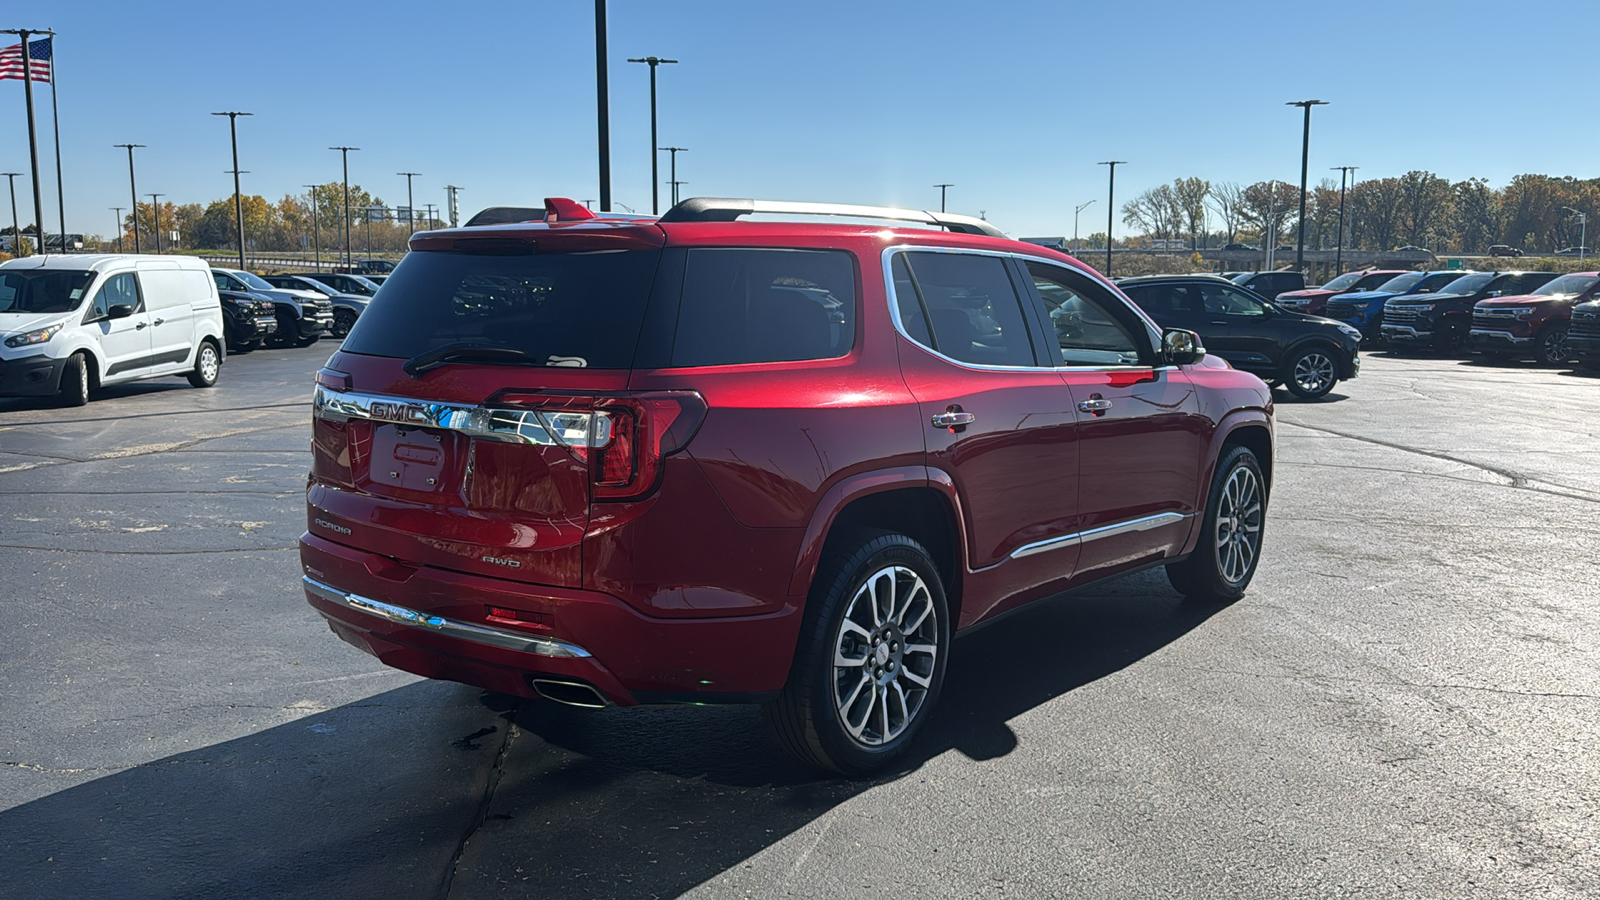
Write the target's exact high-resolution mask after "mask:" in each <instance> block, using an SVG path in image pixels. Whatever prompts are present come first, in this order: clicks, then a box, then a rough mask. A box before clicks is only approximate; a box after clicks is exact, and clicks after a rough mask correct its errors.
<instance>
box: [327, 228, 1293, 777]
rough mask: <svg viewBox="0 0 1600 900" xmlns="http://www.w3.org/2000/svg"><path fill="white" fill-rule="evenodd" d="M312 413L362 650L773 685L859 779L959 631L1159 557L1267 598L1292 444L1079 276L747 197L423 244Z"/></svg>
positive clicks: (825, 755) (1192, 577)
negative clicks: (1281, 455)
mask: <svg viewBox="0 0 1600 900" xmlns="http://www.w3.org/2000/svg"><path fill="white" fill-rule="evenodd" d="M751 213H774V214H779V215H789V217H790V218H791V219H793V218H796V217H797V216H798V217H809V219H810V221H806V222H794V221H789V222H772V221H763V222H753V221H739V219H740V218H741V217H743V216H745V215H747V214H751ZM826 216H842V217H848V218H847V219H841V220H836V221H831V222H830V221H822V222H819V221H816V220H817V219H819V218H821V217H826ZM869 219H870V220H876V222H873V223H868V224H862V222H863V220H869ZM928 226H933V227H932V228H930V227H928ZM939 229H943V230H939ZM313 426H314V428H313V434H314V438H313V463H312V470H311V475H310V480H309V486H308V490H307V494H306V500H307V531H306V534H305V535H304V536H303V537H302V538H301V542H300V549H301V560H302V563H303V569H304V586H305V590H306V595H307V598H308V599H309V600H310V602H311V604H312V605H313V606H314V607H315V608H316V609H317V610H318V611H319V612H321V613H322V615H324V616H325V617H326V618H327V620H328V622H329V624H330V625H331V626H332V628H333V630H334V632H335V633H337V634H338V635H339V636H340V637H341V638H343V639H344V640H346V641H348V642H350V643H351V644H354V645H355V646H357V647H359V648H361V649H363V650H366V651H367V652H369V653H372V654H374V655H375V656H377V657H378V658H379V659H381V660H383V661H384V662H385V663H387V664H388V665H391V666H395V667H398V668H401V669H405V670H406V671H410V672H415V673H417V674H420V675H425V676H428V677H432V678H444V679H451V680H455V681H460V682H465V683H467V684H472V685H477V686H479V687H483V688H487V689H490V690H495V691H501V692H505V693H509V694H517V695H523V696H534V695H539V696H544V697H547V698H549V699H552V700H556V701H559V702H563V703H569V704H574V705H578V706H604V705H609V704H616V705H621V706H633V705H636V704H644V703H716V702H724V703H726V702H735V703H745V702H760V703H764V704H765V705H766V707H767V710H768V713H769V717H770V719H771V721H772V723H773V725H774V726H775V729H776V732H777V733H778V735H779V737H780V739H781V740H782V742H783V743H784V744H785V745H786V746H788V747H789V748H790V749H791V750H792V751H793V752H795V753H796V754H797V755H799V756H800V757H801V758H803V759H805V760H808V761H810V762H813V763H815V764H817V765H820V766H823V767H826V768H830V769H834V770H838V771H843V772H847V773H862V772H868V771H871V770H873V769H876V768H879V767H881V766H884V765H886V764H887V763H889V761H890V760H892V759H893V758H894V757H896V756H897V755H898V754H899V753H901V752H902V751H903V750H904V749H905V748H906V746H907V745H908V744H909V743H910V742H911V741H912V740H913V738H914V737H915V735H916V733H917V732H918V730H919V729H920V728H921V727H922V726H923V725H924V724H925V723H926V721H927V719H928V718H929V714H930V712H931V710H932V709H933V707H934V705H935V702H936V701H937V698H938V695H939V690H940V686H941V683H942V680H943V677H944V673H945V664H946V661H947V660H948V658H949V655H950V652H951V649H952V648H951V636H952V634H954V633H955V632H957V631H960V630H961V629H964V628H970V627H972V626H973V625H976V624H978V623H980V622H983V621H985V620H988V619H992V618H994V617H995V616H998V615H1000V614H1002V613H1005V612H1006V611H1008V610H1012V609H1015V608H1017V607H1019V606H1022V605H1023V604H1026V603H1029V602H1031V601H1033V600H1037V599H1039V598H1043V597H1047V596H1050V595H1054V594H1058V593H1060V592H1061V591H1063V590H1066V589H1068V588H1074V587H1077V586H1080V585H1084V584H1088V583H1090V582H1094V581H1098V580H1100V579H1104V578H1108V577H1111V576H1114V575H1120V574H1123V573H1127V572H1131V571H1134V570H1136V569H1141V568H1145V567H1148V566H1153V565H1164V566H1166V569H1167V573H1168V575H1169V576H1170V579H1171V581H1172V583H1173V585H1174V586H1175V587H1176V588H1177V589H1178V590H1179V591H1181V592H1183V593H1184V594H1186V595H1188V596H1190V597H1194V598H1200V599H1204V600H1210V601H1213V602H1215V601H1227V600H1231V599H1235V598H1237V597H1239V596H1240V595H1241V594H1242V593H1243V591H1244V589H1245V587H1246V585H1247V584H1249V582H1250V579H1251V577H1252V575H1253V574H1254V572H1255V567H1256V562H1257V559H1258V558H1259V553H1260V550H1261V538H1262V525H1263V517H1264V514H1265V511H1266V503H1267V496H1268V491H1269V484H1270V479H1271V475H1272V458H1273V419H1272V401H1271V397H1270V393H1269V392H1268V390H1267V388H1266V386H1265V385H1264V384H1263V383H1262V382H1261V381H1260V380H1258V379H1257V378H1256V377H1255V376H1253V375H1249V374H1246V373H1243V372H1238V371H1235V370H1233V369H1231V368H1229V367H1228V365H1227V364H1226V363H1224V362H1222V361H1221V360H1218V359H1215V358H1213V357H1207V356H1206V355H1205V350H1204V348H1203V347H1201V346H1200V345H1199V340H1198V338H1197V337H1196V336H1195V335H1194V334H1193V333H1192V332H1187V331H1181V330H1169V331H1167V332H1166V333H1165V334H1163V333H1162V331H1161V330H1160V329H1158V328H1157V327H1156V325H1155V324H1154V323H1153V322H1152V321H1151V320H1150V319H1149V318H1147V317H1146V316H1145V315H1144V314H1143V313H1141V312H1140V311H1139V310H1138V309H1137V308H1136V307H1134V306H1133V305H1132V304H1131V303H1129V302H1128V300H1127V299H1126V298H1125V297H1123V295H1122V294H1121V293H1119V292H1118V291H1117V289H1116V288H1115V287H1113V286H1112V285H1111V284H1110V283H1109V282H1107V281H1106V280H1105V279H1104V278H1102V277H1101V276H1100V275H1098V274H1097V273H1095V272H1094V271H1093V270H1092V269H1090V268H1088V267H1087V266H1085V265H1083V264H1082V263H1079V262H1077V261H1076V260H1074V259H1072V258H1071V257H1068V256H1065V255H1063V254H1061V253H1057V252H1054V251H1051V250H1047V249H1044V248H1041V247H1039V246H1036V245H1032V244H1025V243H1021V242H1019V241H1013V240H1008V239H1006V238H1005V237H1004V236H1003V235H1001V234H1000V232H998V231H996V230H995V229H994V228H993V226H991V225H989V224H988V223H987V222H982V221H979V220H976V219H970V218H966V217H961V216H947V215H944V214H942V213H923V212H912V211H908V210H893V209H885V208H879V207H851V206H830V205H820V204H802V203H769V202H759V201H750V200H706V199H696V200H687V201H685V202H683V203H680V204H678V205H677V206H675V207H673V208H672V209H671V210H669V211H668V212H666V213H665V214H664V215H662V216H661V217H660V218H659V219H645V218H637V217H635V218H622V217H604V218H597V217H595V216H594V215H593V214H591V213H589V212H588V211H587V210H585V209H584V208H583V207H582V206H581V205H579V204H576V203H573V202H572V201H570V200H561V199H550V200H547V201H546V202H545V207H544V220H543V221H540V222H535V223H509V224H501V225H493V226H481V227H465V228H459V229H453V230H447V231H434V232H427V233H424V234H420V235H418V236H416V237H415V238H413V239H412V241H411V253H410V254H409V255H408V256H406V257H405V259H404V261H403V262H401V263H400V264H399V266H398V267H397V268H396V269H395V272H394V274H393V275H392V276H391V277H390V279H389V281H388V282H387V283H386V284H385V285H384V287H383V294H382V297H381V298H380V299H379V300H378V301H377V302H375V303H373V304H372V306H371V307H370V308H369V309H368V310H367V312H366V314H365V315H363V316H362V317H361V319H360V321H358V322H357V323H356V325H355V327H354V329H353V330H352V331H351V332H350V336H349V337H348V338H347V339H346V340H345V342H344V345H343V347H342V348H341V349H340V350H339V352H337V353H335V354H334V355H333V357H332V358H331V359H330V360H329V361H328V364H327V367H326V368H324V369H322V370H321V371H320V372H318V373H317V386H316V393H315V401H314V409H313Z"/></svg>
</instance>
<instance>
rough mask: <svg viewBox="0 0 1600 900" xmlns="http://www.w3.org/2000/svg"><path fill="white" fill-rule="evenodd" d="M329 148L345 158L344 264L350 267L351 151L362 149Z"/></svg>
mask: <svg viewBox="0 0 1600 900" xmlns="http://www.w3.org/2000/svg"><path fill="white" fill-rule="evenodd" d="M328 149H329V150H337V151H339V156H340V157H341V158H342V159H343V160H344V264H345V268H349V267H350V151H351V150H360V149H361V148H360V147H329V148H328Z"/></svg>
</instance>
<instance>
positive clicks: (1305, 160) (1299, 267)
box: [1284, 100, 1328, 272]
mask: <svg viewBox="0 0 1600 900" xmlns="http://www.w3.org/2000/svg"><path fill="white" fill-rule="evenodd" d="M1284 105H1285V106H1298V107H1300V108H1301V109H1304V110H1305V111H1306V128H1305V133H1304V135H1303V136H1302V137H1301V139H1300V239H1299V240H1297V241H1295V244H1294V267H1295V270H1296V271H1300V272H1304V271H1305V270H1306V167H1307V165H1308V164H1309V163H1310V161H1311V107H1313V106H1327V105H1328V101H1326V100H1293V101H1290V102H1288V103H1285V104H1284Z"/></svg>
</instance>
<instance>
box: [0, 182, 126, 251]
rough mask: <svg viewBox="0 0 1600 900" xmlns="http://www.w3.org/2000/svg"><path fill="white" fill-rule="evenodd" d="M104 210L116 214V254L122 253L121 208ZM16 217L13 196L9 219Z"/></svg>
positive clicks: (112, 207) (110, 207)
mask: <svg viewBox="0 0 1600 900" xmlns="http://www.w3.org/2000/svg"><path fill="white" fill-rule="evenodd" d="M106 208H107V209H109V210H111V211H112V212H115V213H116V214H117V238H116V240H117V252H118V253H121V252H122V210H123V207H121V206H108V207H106ZM16 217H17V201H16V199H15V196H13V198H12V201H11V218H12V219H13V220H15V219H16Z"/></svg>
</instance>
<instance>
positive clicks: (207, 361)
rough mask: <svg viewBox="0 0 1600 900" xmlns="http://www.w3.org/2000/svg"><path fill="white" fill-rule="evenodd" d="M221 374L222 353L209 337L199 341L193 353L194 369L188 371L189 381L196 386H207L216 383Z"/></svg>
mask: <svg viewBox="0 0 1600 900" xmlns="http://www.w3.org/2000/svg"><path fill="white" fill-rule="evenodd" d="M221 374H222V353H221V352H220V351H218V350H217V345H216V344H215V343H214V342H213V341H211V340H210V339H209V338H208V339H207V340H204V341H201V342H200V349H199V350H196V351H195V354H194V369H192V370H191V371H190V372H189V383H190V384H192V385H194V386H195V387H197V388H208V387H211V386H212V385H214V384H216V383H217V376H218V375H221Z"/></svg>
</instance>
